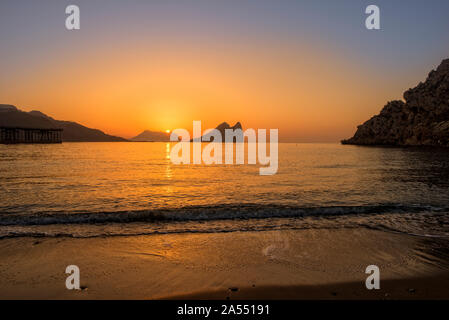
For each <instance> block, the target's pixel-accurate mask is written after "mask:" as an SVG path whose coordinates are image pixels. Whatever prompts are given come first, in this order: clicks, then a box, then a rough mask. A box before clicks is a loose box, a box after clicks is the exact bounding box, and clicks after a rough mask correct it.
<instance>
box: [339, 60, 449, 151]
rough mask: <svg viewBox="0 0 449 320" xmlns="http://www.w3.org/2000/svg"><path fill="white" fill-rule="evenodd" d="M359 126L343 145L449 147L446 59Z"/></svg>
mask: <svg viewBox="0 0 449 320" xmlns="http://www.w3.org/2000/svg"><path fill="white" fill-rule="evenodd" d="M404 99H405V102H403V101H391V102H388V103H387V105H386V106H385V107H384V108H383V109H382V111H381V112H380V114H378V115H376V116H374V117H372V118H371V119H369V120H368V121H366V122H365V123H364V124H362V125H360V126H358V129H357V132H356V133H355V135H354V136H353V137H352V138H350V139H347V140H343V141H342V143H343V144H357V145H397V146H443V147H449V59H446V60H443V62H442V63H441V64H440V66H439V67H438V68H437V69H436V70H434V71H431V72H430V73H429V76H428V77H427V80H426V81H425V82H424V83H422V82H421V83H420V84H419V85H418V86H416V87H415V88H413V89H409V90H407V91H406V92H405V93H404Z"/></svg>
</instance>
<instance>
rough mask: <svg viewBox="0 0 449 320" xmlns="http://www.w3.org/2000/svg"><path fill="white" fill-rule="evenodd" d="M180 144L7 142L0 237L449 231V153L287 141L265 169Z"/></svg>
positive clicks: (0, 171) (1, 149) (1, 167)
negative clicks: (184, 158)
mask: <svg viewBox="0 0 449 320" xmlns="http://www.w3.org/2000/svg"><path fill="white" fill-rule="evenodd" d="M172 147H173V144H172V143H163V142H155V143H137V142H136V143H132V142H120V143H118V142H115V143H94V142H90V143H62V144H23V145H19V144H18V145H0V238H11V237H74V238H89V237H113V236H132V235H152V234H173V233H217V232H249V231H251V232H262V231H266V230H302V229H345V228H368V229H373V230H381V231H385V232H391V233H403V234H408V235H412V236H417V237H426V238H449V150H447V149H435V148H387V147H363V146H347V145H346V146H344V145H340V144H337V143H334V144H312V143H280V144H279V146H278V153H279V156H278V158H279V168H278V171H277V173H276V174H274V175H269V176H262V175H260V174H259V168H260V165H250V164H242V165H236V164H234V165H224V164H223V165H222V164H218V165H205V164H200V165H195V164H179V165H176V164H173V163H172V162H171V161H170V150H171V148H172Z"/></svg>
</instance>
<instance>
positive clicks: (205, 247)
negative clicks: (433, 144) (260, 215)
mask: <svg viewBox="0 0 449 320" xmlns="http://www.w3.org/2000/svg"><path fill="white" fill-rule="evenodd" d="M447 244H448V243H447V240H445V239H430V240H428V239H425V238H422V237H414V236H408V235H404V234H394V233H386V232H382V231H375V230H368V229H364V228H357V229H343V230H326V229H315V230H283V231H264V232H231V233H198V234H187V233H186V234H174V235H152V236H132V237H94V238H84V239H77V238H64V237H61V238H9V239H3V240H0V287H1V288H2V290H1V291H0V298H1V299H449V290H448V288H449V272H448V270H449V268H448V266H449V263H448V261H447V255H448V254H447V247H448V246H447ZM445 248H446V249H445ZM371 264H375V265H377V266H378V267H379V268H380V273H381V274H380V276H381V282H380V284H381V289H380V290H367V289H366V288H365V279H366V277H367V275H366V274H365V268H366V266H368V265H371ZM68 265H77V266H78V267H79V268H80V275H81V287H82V289H81V290H67V289H66V288H65V280H66V277H67V276H68V275H66V274H65V268H66V267H67V266H68Z"/></svg>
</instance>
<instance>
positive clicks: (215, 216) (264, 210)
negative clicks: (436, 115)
mask: <svg viewBox="0 0 449 320" xmlns="http://www.w3.org/2000/svg"><path fill="white" fill-rule="evenodd" d="M420 212H449V208H448V207H438V206H432V205H403V204H375V205H361V206H328V207H301V206H293V205H278V204H263V205H261V204H238V205H234V204H226V205H216V206H189V207H181V208H168V209H167V208H164V209H150V210H132V211H111V212H80V211H77V212H59V211H58V212H39V213H33V214H18V213H8V212H3V213H0V226H32V225H54V224H105V223H131V222H171V221H174V222H178V221H180V222H182V221H184V222H188V221H214V220H232V219H234V220H236V219H238V220H247V219H267V218H296V217H298V218H299V217H309V216H316V217H332V216H342V215H364V214H385V213H420Z"/></svg>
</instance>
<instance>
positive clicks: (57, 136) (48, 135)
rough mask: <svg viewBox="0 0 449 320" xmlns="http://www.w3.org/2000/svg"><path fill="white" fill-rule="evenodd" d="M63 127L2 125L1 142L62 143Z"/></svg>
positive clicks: (0, 128) (0, 131)
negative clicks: (43, 127) (44, 127)
mask: <svg viewBox="0 0 449 320" xmlns="http://www.w3.org/2000/svg"><path fill="white" fill-rule="evenodd" d="M61 142H62V129H37V128H9V127H0V143H2V144H15V143H61Z"/></svg>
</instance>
